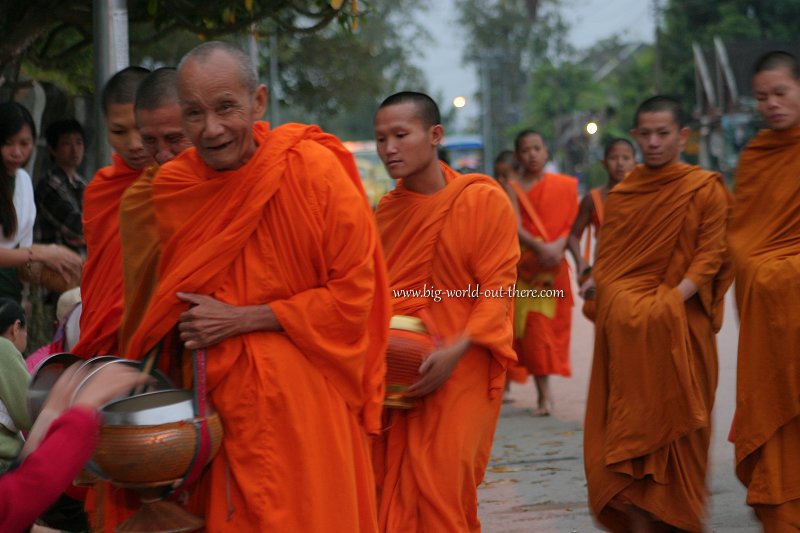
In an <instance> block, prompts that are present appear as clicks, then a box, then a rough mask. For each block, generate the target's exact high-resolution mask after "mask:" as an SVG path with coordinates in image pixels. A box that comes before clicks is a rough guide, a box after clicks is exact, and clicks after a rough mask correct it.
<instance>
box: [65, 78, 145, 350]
mask: <svg viewBox="0 0 800 533" xmlns="http://www.w3.org/2000/svg"><path fill="white" fill-rule="evenodd" d="M148 73H149V71H148V70H147V69H144V68H141V67H128V68H126V69H123V70H121V71H119V72H117V73H116V74H115V75H114V76H112V78H111V79H110V80H108V83H106V86H105V87H104V88H103V96H102V103H103V111H104V113H105V118H106V130H107V135H108V142H109V144H111V147H112V148H113V149H114V155H113V158H112V164H111V166H109V167H104V168H101V169H100V170H98V171H97V174H95V176H94V178H93V179H92V181H90V182H89V185H88V186H87V187H86V191H85V192H84V196H83V228H84V229H83V234H84V239H85V241H86V254H87V257H86V265H85V266H84V268H83V278H82V279H81V300H82V301H83V311H82V312H81V328H80V330H81V336H80V340H79V341H78V344H76V345H75V346H74V347H73V349H72V351H73V352H74V353H76V354H78V355H80V356H82V357H95V356H98V355H119V353H120V351H119V326H120V321H121V320H122V306H123V301H122V298H123V294H122V252H121V248H120V240H119V205H120V201H121V200H122V194H123V193H124V192H125V190H126V189H127V188H128V187H130V185H131V184H132V183H133V182H134V181H136V179H137V178H138V177H139V175H140V174H141V173H142V170H143V169H144V168H145V167H147V166H149V165H150V164H152V162H153V158H152V157H151V156H150V154H149V153H147V151H146V150H145V149H144V145H143V144H142V138H141V135H139V130H138V129H137V128H136V116H135V115H134V112H133V102H134V97H135V96H136V89H137V88H138V87H139V84H140V83H141V82H142V80H143V79H144V78H145V77H146V76H147V74H148Z"/></svg>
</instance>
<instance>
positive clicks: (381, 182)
mask: <svg viewBox="0 0 800 533" xmlns="http://www.w3.org/2000/svg"><path fill="white" fill-rule="evenodd" d="M344 145H345V147H347V149H348V150H350V151H351V152H352V153H353V157H354V158H355V160H356V165H357V166H358V172H359V174H361V182H362V183H363V184H364V190H365V191H366V193H367V198H369V203H370V205H372V208H373V209H374V208H375V206H376V205H378V200H380V199H381V197H382V196H383V195H384V194H386V193H387V192H389V191H390V190H392V188H393V187H394V181H392V178H390V177H389V174H388V173H387V172H386V168H385V167H384V166H383V163H382V162H381V158H380V157H378V152H377V150H376V149H375V141H346V142H345V143H344Z"/></svg>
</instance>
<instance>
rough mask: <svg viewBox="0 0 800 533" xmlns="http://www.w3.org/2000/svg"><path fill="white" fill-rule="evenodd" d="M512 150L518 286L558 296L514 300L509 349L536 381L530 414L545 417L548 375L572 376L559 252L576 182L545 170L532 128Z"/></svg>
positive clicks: (565, 278) (574, 205)
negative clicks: (516, 165) (517, 169)
mask: <svg viewBox="0 0 800 533" xmlns="http://www.w3.org/2000/svg"><path fill="white" fill-rule="evenodd" d="M514 149H515V153H516V156H517V159H518V160H519V162H520V163H521V165H522V169H523V173H522V175H521V176H520V179H519V181H518V182H511V184H512V186H513V188H514V190H515V193H516V200H517V202H518V203H519V212H520V215H521V225H520V227H519V241H520V244H521V245H522V259H521V261H520V266H519V278H518V280H517V289H521V290H551V289H552V290H555V291H559V292H558V296H557V297H522V298H517V299H516V310H515V313H516V317H515V328H514V329H515V331H514V336H515V340H514V349H515V350H516V352H517V355H518V356H519V360H520V362H521V363H522V364H523V365H524V366H525V367H526V368H527V369H528V372H529V373H531V374H533V378H534V382H535V384H536V392H537V395H538V399H537V407H536V409H534V411H533V415H534V416H547V415H549V414H550V411H551V410H552V407H553V397H552V394H551V392H550V381H549V376H550V375H551V374H556V375H560V376H567V377H568V376H571V375H572V369H571V367H570V364H569V340H570V333H571V331H570V330H571V325H572V289H571V283H570V277H569V266H568V265H567V260H566V258H565V257H564V250H565V249H566V246H567V237H569V233H570V230H571V228H572V223H573V222H574V221H575V216H576V214H577V213H578V180H576V179H575V178H573V177H571V176H565V175H562V174H556V173H553V172H547V171H545V164H546V163H547V159H548V157H549V153H548V150H547V145H546V144H545V142H544V138H543V137H542V136H541V134H539V133H538V132H536V131H534V130H524V131H522V132H520V133H519V134H518V135H517V137H516V139H515V140H514Z"/></svg>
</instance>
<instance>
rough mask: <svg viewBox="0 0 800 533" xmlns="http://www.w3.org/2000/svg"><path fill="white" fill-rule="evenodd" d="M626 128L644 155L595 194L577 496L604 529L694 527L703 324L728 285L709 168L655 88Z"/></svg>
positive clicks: (704, 431)
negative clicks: (693, 161)
mask: <svg viewBox="0 0 800 533" xmlns="http://www.w3.org/2000/svg"><path fill="white" fill-rule="evenodd" d="M634 120H635V122H634V129H633V130H632V131H631V135H632V136H633V138H634V139H635V140H636V142H637V143H638V145H639V148H640V150H641V153H642V156H643V158H644V164H643V165H640V166H638V167H636V168H635V169H634V170H633V171H632V172H631V173H630V174H629V175H628V176H627V177H626V178H625V180H624V181H623V182H622V183H620V184H618V185H617V186H616V187H614V188H613V189H612V190H611V191H609V193H608V201H607V202H606V213H605V214H606V217H605V221H604V223H603V229H602V233H601V237H600V246H599V249H598V255H597V261H596V262H595V266H594V269H593V271H592V275H593V277H594V282H595V285H596V291H597V296H596V311H597V312H596V316H595V326H596V329H595V344H594V362H593V364H592V373H591V378H590V383H589V395H588V398H587V402H586V406H587V407H586V420H585V425H584V431H585V435H584V462H585V467H586V480H587V484H588V490H589V504H590V508H591V510H592V513H593V514H594V516H595V517H596V519H597V520H598V521H599V522H600V523H601V524H602V525H603V526H604V527H606V528H608V529H610V530H611V531H618V532H627V531H636V532H657V531H672V530H673V529H670V528H678V529H679V530H684V531H692V532H700V531H703V530H704V528H703V517H704V512H705V500H706V493H707V491H706V485H705V476H706V465H707V463H708V445H709V439H710V437H711V419H710V414H711V408H712V405H713V403H714V392H715V390H716V386H717V348H716V339H715V337H714V335H715V333H716V332H717V331H718V330H719V327H720V325H721V322H722V303H723V296H724V294H725V291H726V290H727V288H728V286H729V285H730V282H731V276H730V269H729V263H728V261H727V260H726V248H725V222H726V217H727V211H728V203H729V193H728V192H727V189H726V188H725V185H724V183H723V181H722V179H721V177H720V176H719V174H716V173H713V172H708V171H706V170H703V169H701V168H699V167H696V166H692V165H687V164H684V163H681V162H680V154H681V151H682V150H683V147H684V145H685V143H686V139H687V137H688V135H689V130H688V129H687V128H685V127H684V126H683V124H684V123H683V119H682V114H681V109H680V104H678V102H677V101H675V100H673V99H672V98H668V97H664V96H655V97H653V98H650V99H648V100H645V101H644V102H643V103H642V104H641V105H640V106H639V108H638V110H637V112H636V115H635V119H634Z"/></svg>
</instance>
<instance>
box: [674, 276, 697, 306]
mask: <svg viewBox="0 0 800 533" xmlns="http://www.w3.org/2000/svg"><path fill="white" fill-rule="evenodd" d="M697 288H698V287H697V284H696V283H695V282H694V281H692V280H690V279H689V278H683V279H682V280H681V282H680V283H678V286H677V289H678V292H679V293H681V297H682V298H683V301H684V302H685V301H686V300H688V299H689V298H691V297H692V296H694V295H695V294H697Z"/></svg>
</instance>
